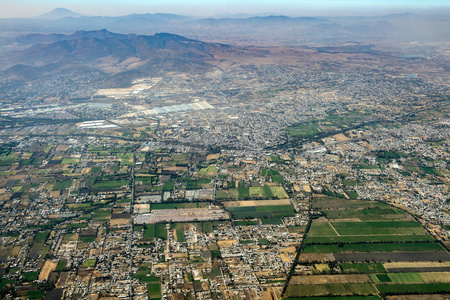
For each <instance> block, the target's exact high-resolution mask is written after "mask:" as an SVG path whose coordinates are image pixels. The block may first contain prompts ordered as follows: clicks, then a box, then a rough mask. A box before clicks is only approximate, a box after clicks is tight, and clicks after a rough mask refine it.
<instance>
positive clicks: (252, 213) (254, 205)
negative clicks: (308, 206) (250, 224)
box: [224, 199, 294, 219]
mask: <svg viewBox="0 0 450 300" xmlns="http://www.w3.org/2000/svg"><path fill="white" fill-rule="evenodd" d="M224 206H225V208H226V210H227V211H229V212H230V213H231V214H232V217H233V219H252V218H264V219H267V218H279V217H285V216H290V215H292V214H293V213H294V209H293V208H292V206H291V204H290V202H289V200H288V199H284V200H260V201H257V200H254V201H228V202H224Z"/></svg>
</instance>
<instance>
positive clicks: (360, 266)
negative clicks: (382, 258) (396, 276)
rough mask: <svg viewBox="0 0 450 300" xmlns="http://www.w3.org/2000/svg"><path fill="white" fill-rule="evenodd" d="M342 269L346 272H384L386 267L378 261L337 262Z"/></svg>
mask: <svg viewBox="0 0 450 300" xmlns="http://www.w3.org/2000/svg"><path fill="white" fill-rule="evenodd" d="M339 266H340V267H341V269H342V271H344V272H348V273H362V274H369V273H386V272H387V271H386V269H385V268H384V267H383V265H382V264H380V263H342V264H339Z"/></svg>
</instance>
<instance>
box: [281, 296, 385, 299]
mask: <svg viewBox="0 0 450 300" xmlns="http://www.w3.org/2000/svg"><path fill="white" fill-rule="evenodd" d="M283 299H285V300H381V298H380V297H378V296H342V297H338V296H337V297H332V296H330V297H301V298H295V297H294V298H292V297H291V298H283Z"/></svg>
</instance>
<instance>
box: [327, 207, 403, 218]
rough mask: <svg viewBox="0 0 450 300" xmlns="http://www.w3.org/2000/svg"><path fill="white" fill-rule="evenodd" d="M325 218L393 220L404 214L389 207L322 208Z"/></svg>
mask: <svg viewBox="0 0 450 300" xmlns="http://www.w3.org/2000/svg"><path fill="white" fill-rule="evenodd" d="M324 213H325V214H326V215H327V218H328V219H330V220H333V219H360V220H361V221H378V220H380V221H381V220H393V219H394V220H395V219H397V218H402V217H404V216H405V215H406V214H405V213H404V212H402V211H401V210H398V209H394V208H391V207H388V206H387V205H386V207H370V208H361V209H343V210H335V209H331V210H324Z"/></svg>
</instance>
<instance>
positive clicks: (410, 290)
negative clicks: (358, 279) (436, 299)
mask: <svg viewBox="0 0 450 300" xmlns="http://www.w3.org/2000/svg"><path fill="white" fill-rule="evenodd" d="M377 289H378V290H379V291H380V293H383V294H385V295H399V294H442V293H450V283H423V284H420V283H419V284H377Z"/></svg>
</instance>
